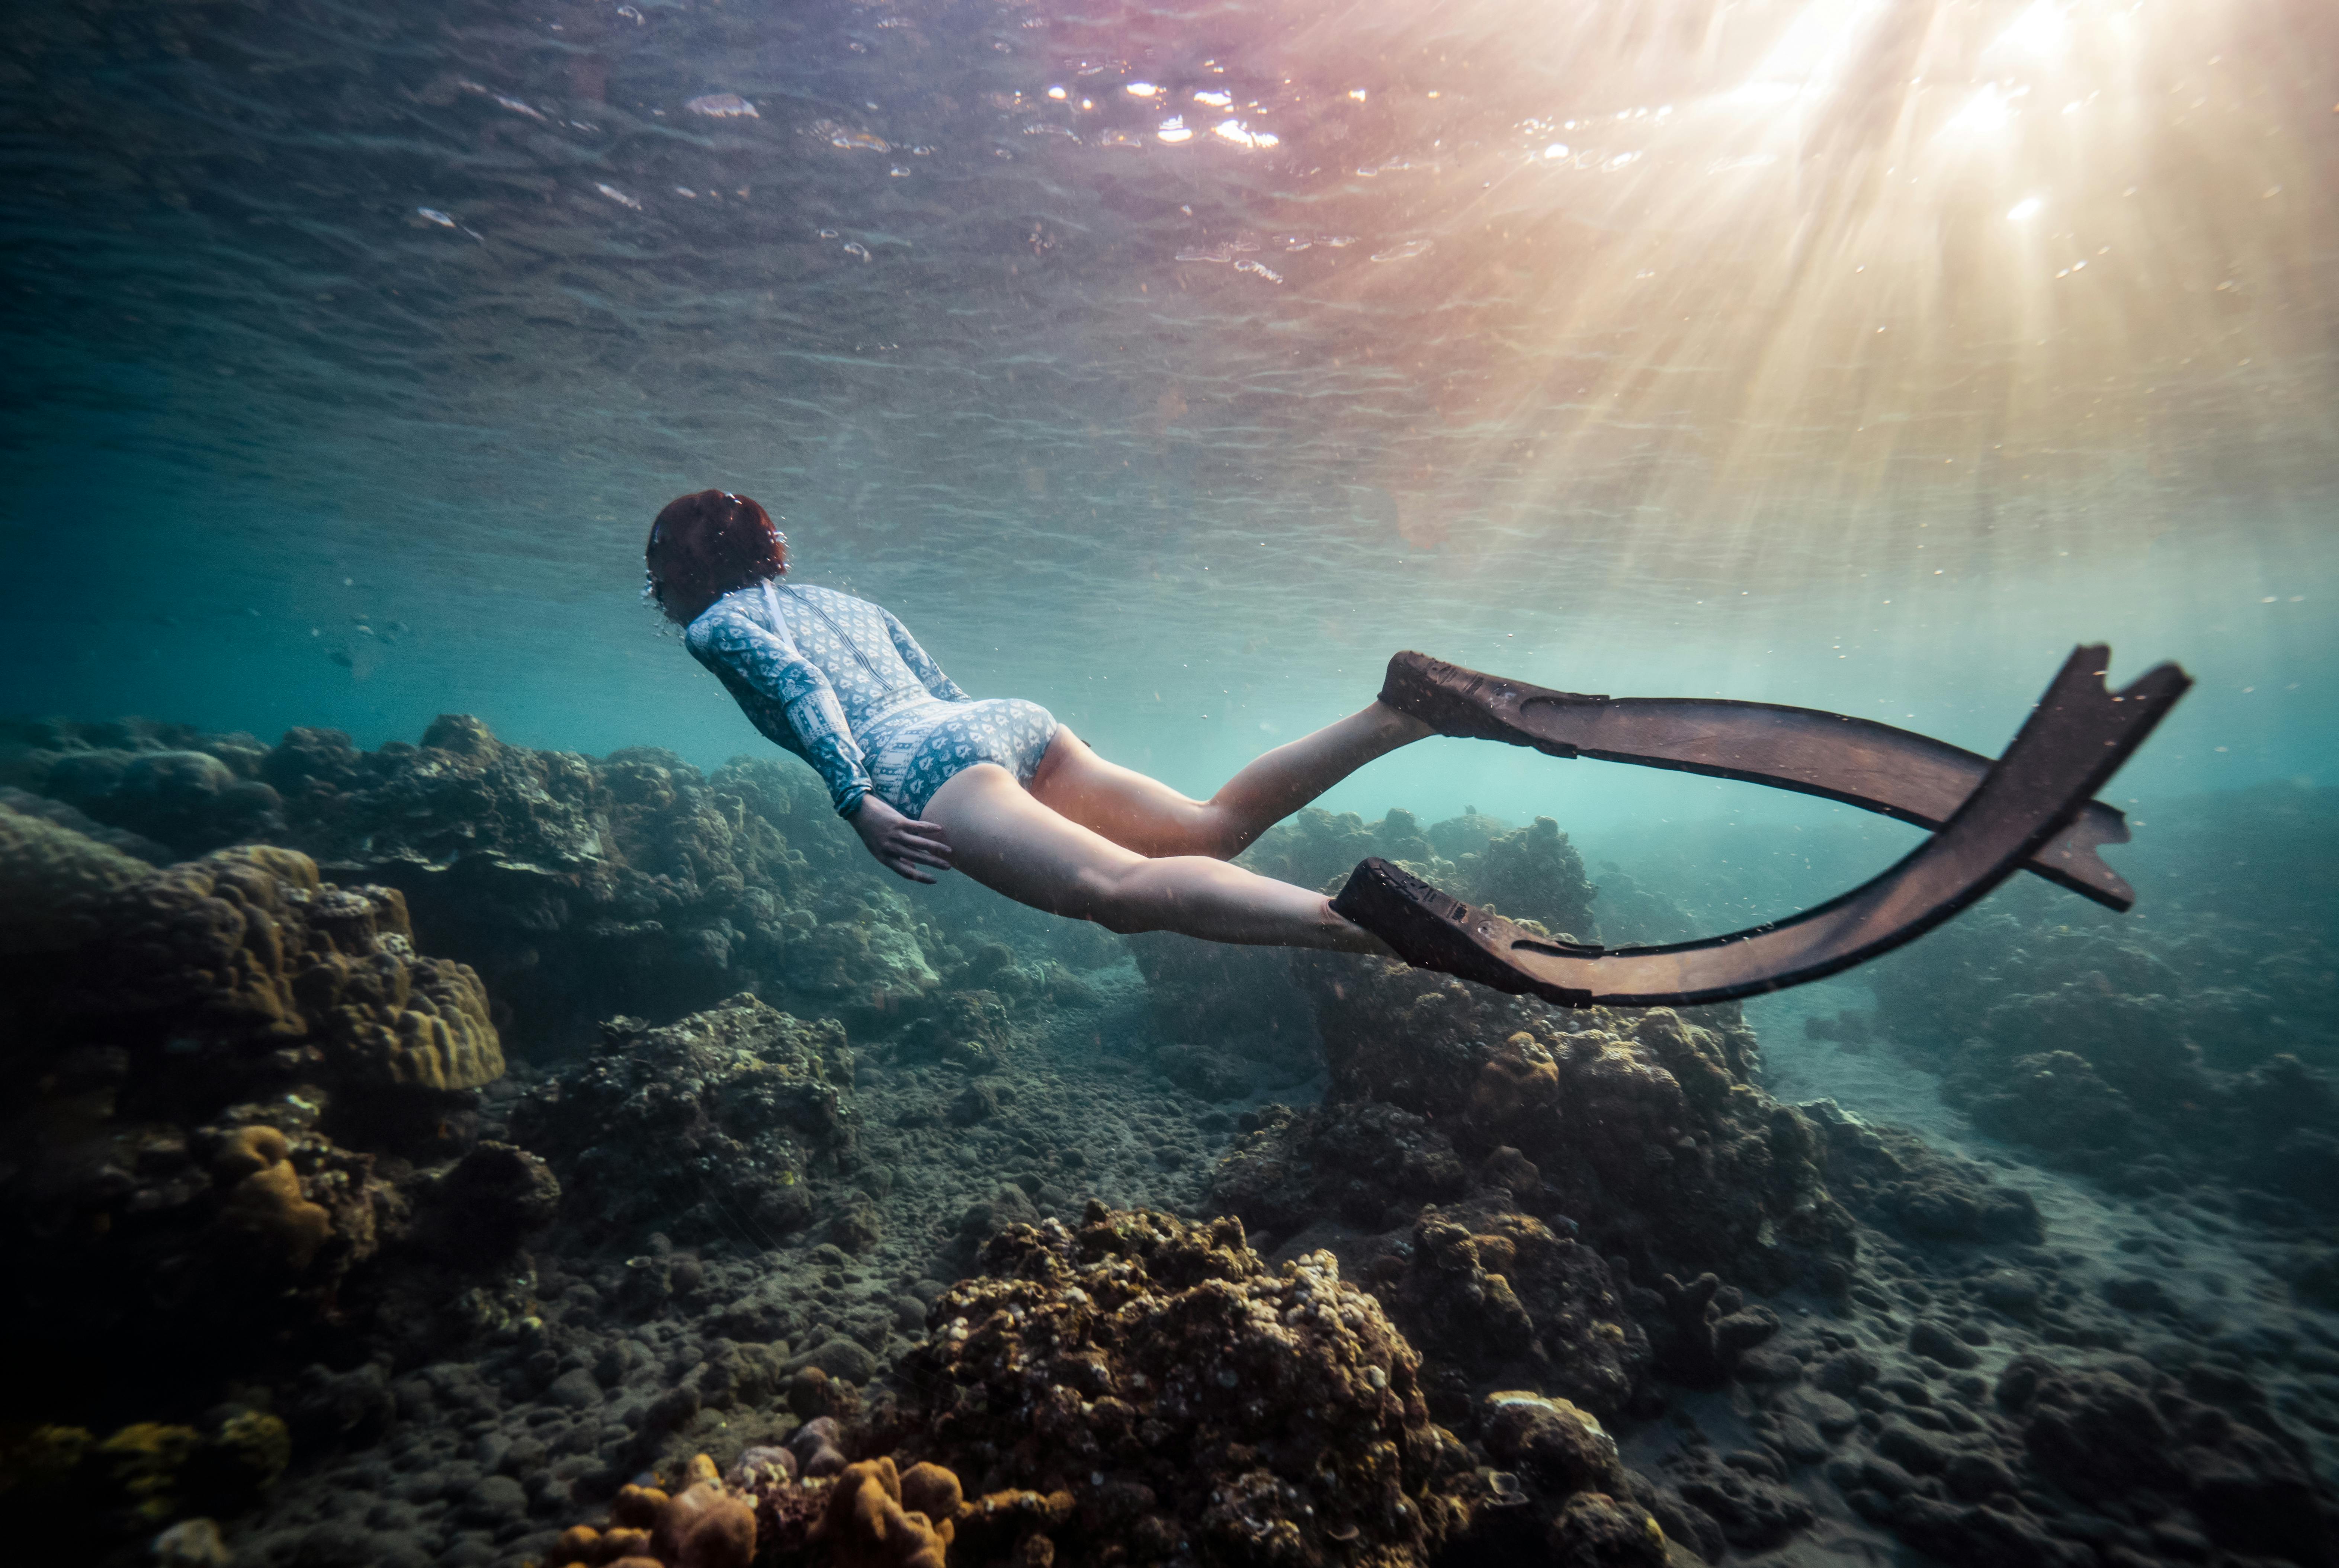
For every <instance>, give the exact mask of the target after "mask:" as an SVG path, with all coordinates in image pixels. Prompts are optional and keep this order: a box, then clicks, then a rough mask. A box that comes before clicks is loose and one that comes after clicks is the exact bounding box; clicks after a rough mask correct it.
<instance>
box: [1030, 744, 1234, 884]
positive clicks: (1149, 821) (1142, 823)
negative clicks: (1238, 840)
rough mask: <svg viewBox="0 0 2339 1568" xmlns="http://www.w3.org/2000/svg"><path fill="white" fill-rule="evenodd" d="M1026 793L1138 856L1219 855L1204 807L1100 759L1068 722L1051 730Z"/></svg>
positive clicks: (1211, 822) (1211, 821) (1214, 829)
mask: <svg viewBox="0 0 2339 1568" xmlns="http://www.w3.org/2000/svg"><path fill="white" fill-rule="evenodd" d="M1031 795H1032V797H1033V798H1034V799H1036V800H1037V801H1039V803H1040V804H1041V805H1043V806H1046V807H1047V808H1048V809H1050V810H1051V811H1052V812H1054V813H1055V814H1057V815H1059V816H1061V817H1064V818H1067V819H1068V820H1070V821H1071V822H1074V823H1079V824H1080V825H1081V826H1082V827H1085V828H1088V829H1089V830H1091V832H1093V833H1100V834H1101V835H1102V836H1104V837H1105V838H1107V839H1110V840H1111V841H1112V842H1113V843H1116V844H1119V845H1120V846H1121V847H1122V848H1123V849H1127V850H1132V851H1134V852H1135V853H1138V854H1141V855H1147V856H1156V855H1171V854H1206V855H1211V856H1216V857H1219V858H1224V857H1223V856H1220V855H1219V842H1218V841H1219V833H1218V831H1217V821H1216V817H1215V815H1214V814H1213V813H1212V812H1211V810H1210V808H1209V806H1208V805H1207V804H1204V803H1202V802H1200V801H1195V800H1189V799H1188V798H1186V797H1185V796H1184V795H1182V794H1179V793H1178V792H1177V791H1176V790H1173V789H1171V788H1170V787H1169V785H1168V784H1163V783H1162V782H1161V781H1160V780H1159V779H1155V778H1149V777H1147V776H1146V775H1145V774H1141V773H1139V772H1138V771H1137V770H1136V769H1135V768H1126V767H1122V766H1121V765H1120V764H1119V763H1110V762H1107V761H1105V759H1104V758H1102V757H1100V756H1099V755H1097V754H1096V753H1095V752H1094V751H1093V750H1091V748H1090V746H1089V745H1088V743H1087V742H1086V741H1083V740H1081V737H1080V736H1078V735H1074V734H1073V733H1072V732H1071V727H1070V726H1069V725H1066V726H1062V727H1060V728H1059V729H1058V730H1057V731H1056V738H1055V739H1054V740H1053V741H1052V742H1051V743H1050V745H1049V746H1048V754H1047V755H1046V756H1045V757H1043V758H1042V759H1041V763H1040V769H1039V771H1038V772H1037V773H1036V774H1033V775H1032V777H1031Z"/></svg>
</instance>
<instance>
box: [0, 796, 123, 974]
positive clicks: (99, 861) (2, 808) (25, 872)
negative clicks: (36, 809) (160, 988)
mask: <svg viewBox="0 0 2339 1568" xmlns="http://www.w3.org/2000/svg"><path fill="white" fill-rule="evenodd" d="M11 793H12V794H13V793H15V792H11ZM25 798H28V799H29V798H30V797H25ZM152 870H153V868H152V867H151V866H149V865H147V864H146V863H144V862H143V861H140V860H137V859H134V858H133V857H132V856H130V855H127V854H124V853H123V852H122V851H120V850H118V849H115V848H113V846H111V845H109V844H104V843H98V842H97V841H96V840H94V839H92V838H90V837H88V836H87V835H85V834H84V833H76V832H74V830H73V829H72V828H71V827H69V826H66V825H64V824H63V823H59V822H57V821H55V820H54V818H52V817H49V816H47V815H44V814H40V815H36V814H30V813H25V812H20V811H18V810H16V809H15V807H14V806H13V805H11V804H0V961H5V960H7V959H11V958H17V957H22V956H24V955H25V954H28V953H43V952H63V951H65V950H68V949H70V948H72V947H73V946H74V932H73V931H72V929H71V928H70V927H69V926H68V925H67V924H66V923H65V920H64V914H65V912H66V910H67V909H69V908H70V907H71V906H72V905H73V903H74V901H75V900H77V899H80V898H83V897H85V896H87V895H89V894H91V893H99V892H113V891H114V890H115V889H118V888H123V887H127V886H128V885H129V884H130V883H133V882H137V881H139V880H141V879H142V878H143V877H144V876H146V875H147V874H148V873H150V872H151V871H152Z"/></svg>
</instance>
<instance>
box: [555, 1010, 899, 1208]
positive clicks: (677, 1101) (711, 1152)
mask: <svg viewBox="0 0 2339 1568" xmlns="http://www.w3.org/2000/svg"><path fill="white" fill-rule="evenodd" d="M853 1077H854V1060H853V1052H852V1050H850V1049H849V1048H848V1047H847V1046H846V1044H845V1038H844V1029H843V1028H842V1027H840V1026H839V1025H838V1024H837V1023H836V1022H835V1021H833V1020H822V1021H818V1022H815V1023H805V1022H803V1021H799V1020H797V1019H795V1018H794V1017H791V1016H790V1015H789V1014H787V1013H785V1012H780V1011H775V1010H774V1009H773V1008H771V1007H768V1006H766V1005H765V1003H763V1002H761V1001H757V1000H756V999H755V997H753V996H745V995H743V996H736V997H733V998H732V999H730V1000H729V1001H725V1002H723V1003H722V1004H720V1005H718V1006H716V1007H714V1008H711V1009H708V1010H707V1011H704V1012H699V1013H695V1014H693V1015H691V1016H690V1017H688V1018H686V1019H684V1020H682V1021H679V1022H676V1023H673V1024H669V1025H667V1026H666V1028H663V1029H647V1028H645V1027H644V1026H643V1025H642V1024H641V1023H640V1021H637V1020H633V1019H617V1020H615V1021H612V1022H610V1023H609V1024H607V1026H605V1029H604V1032H603V1037H602V1041H601V1044H600V1046H599V1047H598V1048H597V1050H595V1051H594V1052H593V1053H592V1055H591V1056H589V1057H588V1058H587V1059H586V1060H583V1061H581V1062H578V1063H577V1064H575V1065H573V1066H570V1067H567V1068H565V1069H562V1070H559V1071H558V1072H557V1073H555V1074H554V1075H553V1076H552V1077H551V1078H550V1079H549V1080H548V1081H547V1082H545V1083H544V1084H542V1085H540V1086H539V1087H538V1089H537V1090H535V1091H534V1092H533V1093H532V1094H530V1095H529V1096H528V1098H527V1099H526V1100H523V1101H521V1102H520V1104H519V1105H518V1107H517V1108H516V1109H515V1110H514V1113H513V1119H512V1128H513V1134H514V1136H515V1137H517V1138H518V1139H519V1140H520V1141H521V1142H522V1143H524V1144H526V1145H527V1146H528V1147H529V1148H530V1149H535V1150H537V1151H538V1152H540V1153H542V1154H544V1155H546V1156H548V1158H550V1159H554V1160H555V1161H556V1162H557V1163H558V1165H559V1166H560V1167H561V1168H562V1169H566V1170H567V1171H568V1172H569V1176H568V1179H567V1195H568V1213H569V1216H570V1218H571V1219H572V1221H573V1222H574V1223H575V1224H577V1226H578V1227H579V1228H580V1229H581V1232H582V1234H583V1236H584V1238H585V1239H587V1241H591V1242H598V1241H601V1240H604V1239H608V1238H618V1239H621V1240H622V1241H624V1243H625V1244H626V1245H627V1246H628V1247H635V1246H638V1245H639V1244H640V1242H641V1240H642V1238H644V1237H646V1235H647V1234H648V1233H649V1232H651V1231H653V1230H656V1231H663V1232H665V1233H666V1234H667V1235H670V1236H673V1237H676V1238H680V1239H681V1240H682V1241H684V1242H686V1243H688V1242H694V1241H701V1240H706V1239H708V1238H714V1237H717V1236H734V1237H744V1238H753V1239H754V1240H755V1242H756V1243H757V1244H759V1245H763V1244H768V1243H769V1242H770V1241H772V1240H773V1239H775V1238H778V1237H781V1236H785V1235H786V1234H788V1233H789V1232H791V1231H794V1230H798V1229H801V1228H804V1226H805V1225H806V1224H808V1223H810V1221H811V1219H812V1218H813V1214H814V1204H813V1199H812V1197H811V1184H812V1183H813V1181H814V1179H815V1178H824V1177H834V1176H837V1175H839V1174H840V1173H843V1172H846V1171H849V1170H850V1169H852V1168H853V1167H854V1164H855V1163H856V1159H855V1155H854V1127H853V1120H854V1119H853V1113H852V1107H851V1102H850V1100H849V1099H848V1096H849V1093H850V1090H851V1089H852V1086H853ZM854 1250H858V1248H854Z"/></svg>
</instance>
